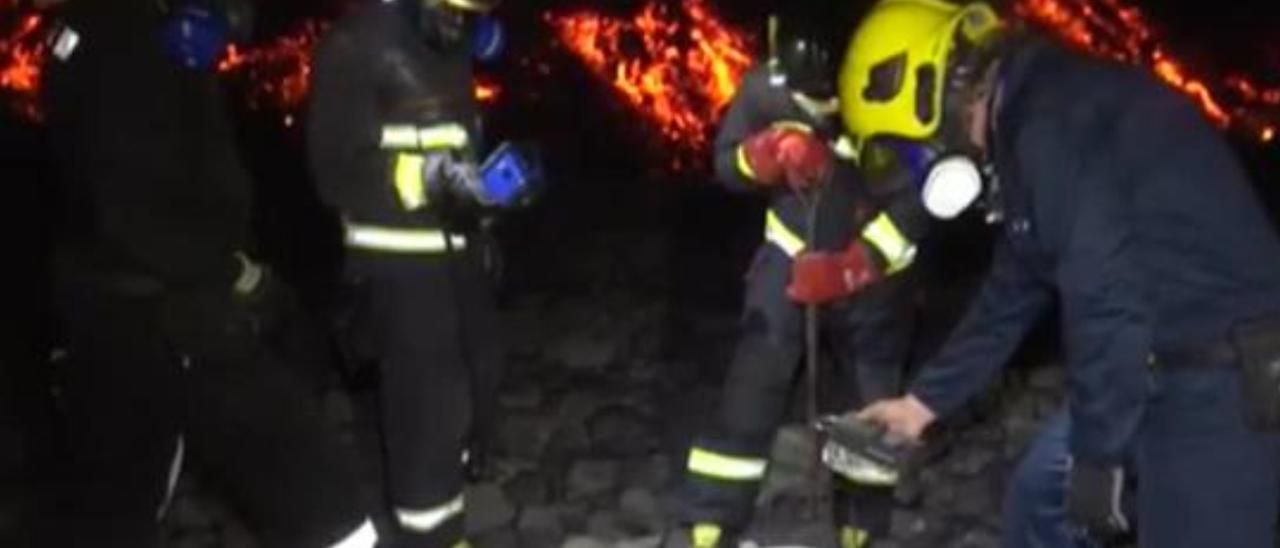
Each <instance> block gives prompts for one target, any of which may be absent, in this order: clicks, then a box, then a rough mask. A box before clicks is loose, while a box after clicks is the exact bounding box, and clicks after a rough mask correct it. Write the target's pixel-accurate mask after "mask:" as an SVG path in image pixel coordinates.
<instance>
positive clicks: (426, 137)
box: [379, 123, 470, 150]
mask: <svg viewBox="0 0 1280 548" xmlns="http://www.w3.org/2000/svg"><path fill="white" fill-rule="evenodd" d="M469 143H470V137H469V136H468V134H467V128H465V127H463V126H462V124H458V123H448V124H437V125H433V126H415V125H411V124H393V125H385V126H382V141H381V142H380V144H379V147H380V148H383V149H389V150H441V149H447V150H458V149H463V148H466V147H467V145H468V144H469Z"/></svg>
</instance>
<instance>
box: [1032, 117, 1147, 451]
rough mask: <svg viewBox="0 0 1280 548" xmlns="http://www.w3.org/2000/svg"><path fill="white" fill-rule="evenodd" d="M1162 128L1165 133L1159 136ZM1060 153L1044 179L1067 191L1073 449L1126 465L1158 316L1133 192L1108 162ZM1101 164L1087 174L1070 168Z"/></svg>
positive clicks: (1063, 200)
mask: <svg viewBox="0 0 1280 548" xmlns="http://www.w3.org/2000/svg"><path fill="white" fill-rule="evenodd" d="M1157 131H1158V130H1157ZM1064 152H1065V151H1063V150H1061V149H1060V150H1059V152H1058V153H1056V154H1055V156H1058V157H1060V158H1061V162H1045V163H1043V164H1041V165H1043V168H1044V172H1043V173H1041V174H1040V176H1042V177H1045V178H1046V179H1050V178H1054V177H1056V178H1057V179H1056V182H1057V184H1059V185H1062V186H1060V187H1058V188H1060V189H1062V191H1061V192H1058V193H1056V199H1055V201H1056V202H1057V203H1058V204H1059V205H1058V207H1061V208H1062V210H1061V211H1062V212H1063V216H1062V219H1063V221H1062V222H1063V226H1062V228H1061V232H1060V233H1059V234H1057V235H1056V237H1055V239H1057V240H1058V242H1057V247H1058V257H1059V259H1058V268H1057V271H1056V278H1057V285H1058V288H1059V292H1060V295H1061V301H1062V325H1063V342H1064V347H1065V349H1066V361H1067V369H1068V371H1069V373H1070V376H1071V399H1070V402H1071V405H1070V408H1071V421H1072V430H1071V452H1072V455H1073V457H1074V458H1075V459H1076V460H1077V461H1080V462H1085V463H1088V464H1091V465H1094V466H1099V467H1113V466H1118V465H1120V463H1121V461H1122V460H1123V458H1124V456H1125V453H1126V450H1127V448H1128V446H1129V445H1130V442H1131V441H1132V439H1133V436H1134V434H1135V432H1136V431H1137V428H1138V423H1139V421H1140V419H1141V416H1142V411H1143V405H1144V402H1145V401H1146V396H1147V394H1148V388H1149V386H1148V385H1149V376H1148V365H1149V363H1148V362H1149V359H1150V355H1151V325H1152V322H1153V315H1154V313H1153V311H1152V307H1151V304H1150V302H1149V300H1148V298H1147V287H1146V284H1144V283H1143V270H1142V269H1141V268H1140V264H1139V262H1138V260H1137V257H1136V255H1137V251H1136V250H1137V237H1136V229H1135V226H1134V223H1135V220H1136V216H1137V215H1136V211H1135V210H1134V207H1133V204H1132V199H1131V188H1132V187H1131V186H1129V185H1130V183H1128V182H1121V181H1119V180H1118V179H1117V178H1116V177H1115V174H1116V173H1115V169H1116V168H1115V167H1114V166H1112V165H1111V164H1110V163H1109V162H1096V163H1094V162H1086V161H1085V159H1083V158H1071V157H1062V155H1063V154H1064ZM1070 165H1076V166H1096V167H1091V168H1083V169H1079V170H1071V169H1064V167H1065V166H1070Z"/></svg>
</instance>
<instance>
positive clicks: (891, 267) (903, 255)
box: [862, 213, 916, 274]
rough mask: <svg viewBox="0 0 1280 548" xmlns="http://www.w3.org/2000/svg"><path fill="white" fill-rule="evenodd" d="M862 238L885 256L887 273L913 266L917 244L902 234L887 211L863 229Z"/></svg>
mask: <svg viewBox="0 0 1280 548" xmlns="http://www.w3.org/2000/svg"><path fill="white" fill-rule="evenodd" d="M862 238H863V239H864V240H866V241H867V242H869V243H870V244H871V245H873V246H875V248H876V251H879V252H880V256H881V257H884V260H885V263H886V264H887V266H886V267H885V274H895V273H898V272H901V271H902V270H905V269H906V268H907V267H909V266H911V263H913V262H915V259H916V246H915V244H914V243H912V242H911V240H908V239H907V238H906V237H905V236H903V235H902V231H901V230H898V225H896V224H894V222H893V219H891V218H889V215H888V214H887V213H881V214H880V215H878V216H877V217H876V218H875V220H873V221H871V223H870V224H868V225H867V227H866V228H864V229H863V230H862Z"/></svg>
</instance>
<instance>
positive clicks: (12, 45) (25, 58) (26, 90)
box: [0, 14, 47, 120]
mask: <svg viewBox="0 0 1280 548" xmlns="http://www.w3.org/2000/svg"><path fill="white" fill-rule="evenodd" d="M41 23H42V19H41V17H40V16H39V15H34V14H28V15H24V16H22V17H21V18H19V20H18V24H17V25H16V26H15V27H14V28H13V29H10V30H9V31H8V33H7V34H3V35H0V92H3V93H4V94H5V95H8V96H10V97H11V99H12V106H13V108H14V109H16V110H17V111H18V112H19V113H20V114H22V115H23V116H24V117H26V118H27V119H31V120H39V119H40V108H39V100H38V96H39V92H40V74H41V71H42V69H43V68H44V61H45V57H46V55H47V48H46V47H45V45H44V36H43V35H44V33H43V32H41V28H42V26H41Z"/></svg>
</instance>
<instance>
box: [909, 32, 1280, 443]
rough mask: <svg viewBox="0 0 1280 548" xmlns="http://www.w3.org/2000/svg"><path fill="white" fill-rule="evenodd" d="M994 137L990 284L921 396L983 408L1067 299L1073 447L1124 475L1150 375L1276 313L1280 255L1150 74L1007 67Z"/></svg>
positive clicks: (1038, 61) (1023, 64)
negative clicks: (1018, 352) (1018, 350)
mask: <svg viewBox="0 0 1280 548" xmlns="http://www.w3.org/2000/svg"><path fill="white" fill-rule="evenodd" d="M1000 77H1001V82H1000V84H999V91H998V92H997V99H996V105H995V108H996V111H995V117H994V127H993V132H994V134H993V142H994V159H995V162H996V171H997V173H998V185H999V188H1000V190H1001V193H1000V196H999V199H998V203H999V204H1001V206H1002V207H1003V209H1004V216H1005V223H1004V227H1003V232H1002V234H1001V236H1000V239H999V241H998V243H997V250H996V253H995V259H994V264H993V265H992V267H991V271H990V273H989V274H988V276H987V279H986V281H985V285H984V286H983V287H982V289H981V290H980V292H979V294H978V296H977V297H976V300H975V302H974V303H973V304H972V305H971V307H970V310H969V312H968V314H967V316H966V318H965V319H964V320H963V321H962V322H961V324H960V326H959V327H958V328H957V330H956V331H955V332H954V333H953V334H952V337H951V339H950V341H949V343H948V344H947V345H946V346H945V347H944V349H943V350H942V351H941V352H940V353H939V355H938V356H937V357H936V358H935V359H934V360H932V362H931V363H930V364H928V365H926V366H925V368H924V370H923V372H922V374H921V376H920V377H919V379H918V380H917V381H916V383H915V384H914V388H913V389H912V393H913V394H915V395H916V396H917V397H918V398H920V399H921V400H922V401H923V402H924V403H925V404H926V405H928V406H929V407H930V408H931V409H933V410H934V411H935V412H937V413H939V414H940V415H945V414H948V413H950V412H952V411H954V410H955V409H956V408H957V407H959V406H960V405H961V403H962V402H963V401H964V400H966V399H967V398H968V397H970V396H972V395H974V394H975V393H976V392H977V391H978V390H980V389H981V387H982V386H983V385H984V384H985V383H986V382H987V381H988V380H989V379H990V378H991V377H992V376H993V375H994V374H995V373H996V372H997V371H998V369H999V368H1000V366H1001V364H1002V363H1003V362H1005V361H1006V360H1008V359H1009V357H1010V355H1011V354H1012V353H1013V351H1014V350H1015V347H1016V346H1017V344H1018V341H1019V339H1020V338H1021V336H1022V335H1023V334H1024V333H1025V332H1026V331H1027V330H1028V329H1029V328H1030V327H1031V326H1032V323H1033V322H1034V321H1035V320H1036V318H1037V317H1039V316H1041V315H1042V313H1044V312H1045V311H1046V310H1047V309H1048V307H1049V306H1050V304H1051V303H1052V302H1054V301H1055V300H1056V301H1057V303H1058V305H1059V310H1060V311H1059V314H1060V323H1061V326H1062V338H1063V345H1064V348H1065V351H1066V353H1065V354H1066V355H1065V359H1066V361H1067V368H1068V371H1069V374H1070V377H1071V387H1072V392H1071V415H1072V416H1071V421H1072V431H1071V439H1070V447H1071V450H1072V453H1073V455H1074V457H1075V458H1076V459H1078V460H1082V461H1084V462H1088V463H1091V464H1094V465H1099V466H1112V465H1117V464H1118V463H1119V462H1120V461H1121V460H1122V457H1123V454H1124V452H1125V450H1126V447H1127V446H1128V445H1129V443H1130V440H1131V439H1132V438H1133V435H1134V433H1135V430H1136V428H1137V426H1138V424H1139V421H1140V418H1141V416H1142V413H1143V407H1144V401H1145V400H1146V398H1147V396H1148V390H1149V380H1150V379H1149V376H1148V374H1149V372H1148V367H1149V366H1150V365H1151V364H1152V363H1154V362H1155V360H1157V359H1158V357H1159V356H1161V355H1163V354H1165V353H1167V352H1166V349H1176V348H1179V347H1182V346H1183V345H1199V344H1212V343H1214V342H1217V341H1222V340H1223V339H1224V338H1226V337H1227V330H1228V327H1229V326H1230V325H1231V324H1232V322H1233V321H1235V320H1239V319H1242V318H1248V317H1250V316H1256V315H1260V314H1263V313H1266V312H1271V311H1274V310H1277V309H1280V243H1278V242H1277V238H1276V236H1275V234H1274V233H1273V231H1272V228H1271V225H1270V223H1269V222H1268V220H1267V217H1266V215H1265V214H1264V212H1263V210H1262V208H1261V206H1260V203H1259V201H1258V200H1257V199H1256V197H1255V196H1254V194H1253V191H1252V189H1251V187H1250V185H1249V183H1248V178H1247V176H1246V174H1245V171H1244V169H1243V168H1242V166H1241V164H1240V162H1239V161H1238V160H1237V158H1236V156H1235V154H1234V153H1233V151H1232V150H1231V149H1230V148H1229V146H1228V144H1227V143H1226V141H1225V140H1224V138H1223V137H1222V136H1221V135H1219V133H1218V132H1217V131H1216V130H1215V129H1214V128H1213V127H1212V126H1211V125H1210V124H1209V123H1208V122H1207V121H1206V120H1205V119H1204V118H1203V117H1202V115H1201V114H1200V113H1199V112H1198V111H1197V109H1196V108H1195V106H1194V105H1193V104H1192V103H1191V102H1190V101H1188V100H1187V99H1186V98H1185V97H1183V96H1181V95H1180V94H1178V93H1177V92H1176V91H1174V90H1171V89H1169V88H1166V87H1165V86H1163V85H1161V84H1160V83H1158V82H1157V81H1156V80H1155V79H1154V78H1152V77H1151V76H1149V75H1147V74H1146V73H1144V72H1142V71H1140V70H1137V69H1133V68H1129V67H1125V66H1121V65H1116V64H1112V63H1109V62H1104V61H1100V60H1094V59H1089V58H1085V57H1083V56H1082V55H1078V54H1075V53H1072V52H1068V51H1065V50H1063V49H1060V48H1059V47H1057V46H1052V45H1048V44H1047V43H1042V42H1039V41H1030V42H1029V43H1027V44H1024V45H1023V46H1022V47H1020V48H1018V49H1016V50H1015V51H1014V53H1012V54H1010V55H1009V56H1007V57H1006V58H1005V60H1004V63H1003V65H1002V67H1001V75H1000Z"/></svg>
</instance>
